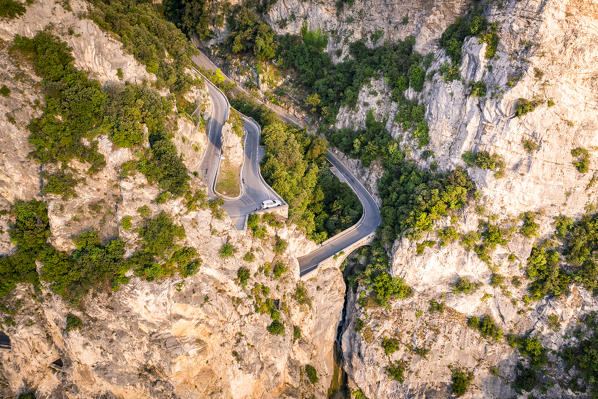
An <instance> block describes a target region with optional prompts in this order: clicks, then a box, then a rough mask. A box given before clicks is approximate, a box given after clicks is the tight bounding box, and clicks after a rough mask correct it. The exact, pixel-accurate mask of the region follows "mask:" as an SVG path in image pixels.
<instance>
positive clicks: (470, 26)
mask: <svg viewBox="0 0 598 399" xmlns="http://www.w3.org/2000/svg"><path fill="white" fill-rule="evenodd" d="M469 36H477V37H479V38H480V42H485V43H486V45H487V47H486V58H493V57H494V55H495V54H496V48H497V47H498V34H497V33H496V25H489V24H488V21H487V20H486V18H484V16H483V15H481V13H480V10H479V9H477V7H474V9H473V10H471V11H470V12H468V13H467V14H466V15H464V16H463V17H459V18H457V20H456V21H455V22H454V23H453V24H451V25H450V26H449V27H448V28H447V29H446V30H445V31H444V32H443V33H442V36H440V47H442V48H443V49H444V50H445V51H446V53H447V55H448V56H449V57H451V60H452V62H453V64H454V65H460V64H461V53H462V47H463V42H464V41H465V38H467V37H469Z"/></svg>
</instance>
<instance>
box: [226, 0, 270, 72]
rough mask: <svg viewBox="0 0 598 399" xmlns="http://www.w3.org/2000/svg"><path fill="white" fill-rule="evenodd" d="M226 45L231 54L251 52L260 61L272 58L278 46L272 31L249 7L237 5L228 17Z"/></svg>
mask: <svg viewBox="0 0 598 399" xmlns="http://www.w3.org/2000/svg"><path fill="white" fill-rule="evenodd" d="M229 27H230V30H231V35H230V36H229V37H228V39H227V40H228V45H229V48H230V50H231V51H232V53H233V54H240V53H251V54H252V55H253V56H255V57H256V58H257V59H258V60H260V61H268V60H271V59H272V58H274V55H275V54H276V50H277V48H278V42H277V40H276V37H275V34H274V31H273V30H272V28H270V26H269V25H268V24H265V23H263V22H261V21H258V19H257V17H256V16H255V15H254V14H253V12H252V11H250V10H249V8H247V7H244V6H237V7H235V9H234V10H233V11H232V13H231V16H230V18H229Z"/></svg>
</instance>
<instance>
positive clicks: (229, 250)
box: [218, 242, 235, 259]
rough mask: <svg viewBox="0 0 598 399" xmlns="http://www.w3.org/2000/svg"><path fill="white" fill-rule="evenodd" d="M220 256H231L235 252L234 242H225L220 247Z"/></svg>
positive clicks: (224, 257)
mask: <svg viewBox="0 0 598 399" xmlns="http://www.w3.org/2000/svg"><path fill="white" fill-rule="evenodd" d="M218 253H219V254H220V257H221V258H223V259H226V258H230V257H232V256H233V255H234V254H235V247H234V246H233V245H232V244H229V243H228V242H227V243H224V244H222V246H221V247H220V251H218Z"/></svg>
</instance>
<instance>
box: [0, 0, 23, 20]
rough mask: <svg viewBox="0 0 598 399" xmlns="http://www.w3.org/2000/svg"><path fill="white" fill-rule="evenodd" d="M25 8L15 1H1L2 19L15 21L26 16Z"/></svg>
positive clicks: (0, 14)
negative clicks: (14, 19)
mask: <svg viewBox="0 0 598 399" xmlns="http://www.w3.org/2000/svg"><path fill="white" fill-rule="evenodd" d="M25 11H27V9H26V8H25V6H24V5H23V4H21V3H19V2H18V1H15V0H0V18H8V19H13V18H16V17H19V16H21V15H23V14H25Z"/></svg>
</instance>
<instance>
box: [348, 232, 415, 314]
mask: <svg viewBox="0 0 598 399" xmlns="http://www.w3.org/2000/svg"><path fill="white" fill-rule="evenodd" d="M362 254H363V255H365V257H366V259H365V261H366V262H365V264H366V267H365V269H364V270H360V271H359V272H358V273H356V274H355V275H353V276H350V281H352V282H355V283H358V284H361V285H362V286H364V287H365V288H367V289H369V290H371V292H372V297H373V299H374V301H375V302H376V304H378V305H380V306H388V305H389V301H390V300H391V299H404V298H409V297H410V296H411V295H413V291H412V290H411V288H410V287H409V286H408V285H407V283H405V280H403V279H402V278H401V277H393V276H391V275H390V273H389V272H388V270H389V269H390V259H389V258H388V255H387V253H386V250H385V249H384V247H383V246H382V243H381V242H380V241H379V240H376V241H374V243H372V245H371V246H369V247H365V248H363V249H362Z"/></svg>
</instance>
